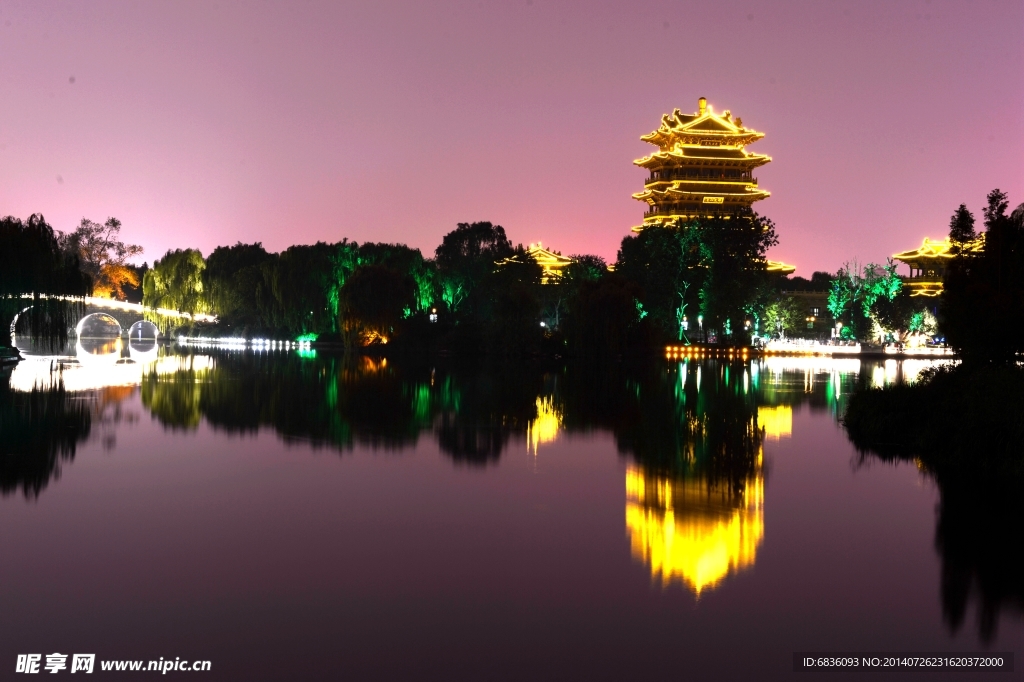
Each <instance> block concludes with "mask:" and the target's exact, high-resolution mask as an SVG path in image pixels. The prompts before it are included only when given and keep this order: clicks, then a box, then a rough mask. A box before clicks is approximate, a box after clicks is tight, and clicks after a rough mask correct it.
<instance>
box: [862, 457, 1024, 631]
mask: <svg viewBox="0 0 1024 682" xmlns="http://www.w3.org/2000/svg"><path fill="white" fill-rule="evenodd" d="M854 445H856V446H857V447H858V449H859V450H860V452H861V457H862V458H878V459H881V460H883V461H889V462H891V461H899V460H912V461H916V463H917V465H918V467H919V468H921V469H922V471H924V472H926V473H927V474H928V475H929V476H930V477H931V478H932V479H934V481H935V483H936V486H937V487H938V490H939V506H938V521H937V523H936V527H935V548H936V550H937V551H938V553H939V556H940V557H941V559H942V580H941V592H942V594H941V598H942V613H943V617H944V618H945V620H946V624H947V625H948V626H949V629H950V631H951V632H954V633H955V632H957V631H958V630H959V629H960V628H961V627H962V626H963V624H964V622H965V620H966V619H967V614H968V610H969V607H970V604H971V602H972V601H975V602H976V609H977V627H978V633H979V634H980V636H981V638H982V640H983V641H991V640H992V639H993V638H994V637H995V634H996V629H997V625H998V622H999V615H1000V613H1002V612H1003V611H1004V610H1006V609H1009V610H1012V611H1014V612H1016V613H1018V614H1020V613H1024V572H1022V571H1021V557H1022V556H1024V499H1022V498H1021V490H1022V489H1024V480H1022V479H1024V477H1022V476H1021V475H1016V476H1013V475H1010V476H1005V475H1004V476H998V477H995V476H992V475H991V474H990V473H979V472H972V471H970V470H964V468H962V467H957V468H956V469H949V468H947V467H946V466H938V467H935V468H929V466H928V465H927V464H926V463H925V462H922V461H921V460H920V459H915V458H913V456H912V455H911V454H910V453H906V452H901V451H898V450H893V449H890V448H885V447H883V448H880V449H878V448H875V447H871V446H869V445H866V444H864V443H858V442H857V441H856V440H855V441H854Z"/></svg>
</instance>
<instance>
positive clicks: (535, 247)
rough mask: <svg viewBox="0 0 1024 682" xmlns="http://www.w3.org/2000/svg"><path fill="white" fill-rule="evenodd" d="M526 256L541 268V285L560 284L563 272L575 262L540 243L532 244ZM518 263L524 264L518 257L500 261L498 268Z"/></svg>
mask: <svg viewBox="0 0 1024 682" xmlns="http://www.w3.org/2000/svg"><path fill="white" fill-rule="evenodd" d="M526 255H528V256H530V257H531V258H533V260H535V261H536V262H537V265H539V266H540V267H541V270H542V273H541V277H540V283H541V284H558V282H559V281H560V280H561V279H562V271H563V270H565V268H567V267H569V266H570V265H572V263H573V262H574V261H573V259H572V258H567V257H565V256H563V255H562V254H560V253H558V252H556V251H549V250H548V249H545V248H544V247H543V246H542V245H541V243H540V242H537V243H536V244H530V247H529V248H528V249H527V250H526ZM518 262H522V261H521V259H520V258H518V257H517V256H512V257H511V258H506V259H505V260H503V261H498V266H499V267H500V266H502V265H508V264H511V263H518Z"/></svg>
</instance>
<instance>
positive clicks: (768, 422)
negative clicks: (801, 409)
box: [757, 405, 793, 440]
mask: <svg viewBox="0 0 1024 682" xmlns="http://www.w3.org/2000/svg"><path fill="white" fill-rule="evenodd" d="M757 423H758V425H759V426H760V427H761V428H763V429H764V437H765V438H767V439H768V440H780V439H782V438H789V437H790V436H792V435H793V408H792V407H790V406H789V405H779V406H777V407H768V406H767V405H763V406H761V407H759V408H757Z"/></svg>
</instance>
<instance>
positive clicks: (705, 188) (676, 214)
mask: <svg viewBox="0 0 1024 682" xmlns="http://www.w3.org/2000/svg"><path fill="white" fill-rule="evenodd" d="M762 137H764V133H761V132H758V131H756V130H752V129H750V128H747V127H745V126H744V125H743V121H742V120H741V119H739V118H735V119H734V118H733V117H732V114H731V113H730V112H729V111H728V110H727V111H724V112H722V113H721V114H716V113H714V111H712V109H711V107H710V106H708V104H707V100H706V99H704V98H703V97H701V98H700V100H699V101H698V110H697V112H696V113H694V114H683V113H681V112H680V111H679V109H676V110H675V111H673V112H672V114H671V115H666V116H662V117H661V126H659V127H658V129H657V130H655V131H654V132H652V133H649V134H647V135H644V136H643V137H641V138H640V139H641V140H643V141H644V142H650V143H651V144H653V145H655V146H657V147H658V151H656V152H654V153H653V154H651V155H650V156H645V157H643V158H642V159H637V160H636V161H634V162H633V163H635V164H636V165H638V166H640V167H641V168H645V169H647V170H648V171H650V176H649V177H648V179H647V181H646V182H645V183H644V191H643V192H638V193H636V194H634V195H633V198H634V199H638V200H640V201H643V202H646V203H647V204H648V207H649V208H648V210H647V212H646V213H644V222H643V225H638V226H637V227H634V228H633V230H634V231H636V232H639V231H641V230H643V229H644V228H645V227H649V226H651V225H667V224H673V223H675V222H676V221H679V220H684V221H685V220H690V219H692V218H696V217H705V216H725V217H732V216H736V215H738V214H743V213H746V212H747V211H749V209H750V206H751V204H753V203H754V202H755V201H758V200H759V199H764V198H766V197H767V196H768V194H769V193H768V192H767V191H765V190H763V189H759V188H758V186H757V179H756V178H754V177H753V176H752V171H753V169H755V168H757V167H758V166H763V165H764V164H766V163H768V162H769V161H771V157H769V156H765V155H764V154H751V153H750V152H747V151H746V150H745V149H744V147H746V146H747V145H748V144H750V143H752V142H756V141H757V140H760V139H761V138H762Z"/></svg>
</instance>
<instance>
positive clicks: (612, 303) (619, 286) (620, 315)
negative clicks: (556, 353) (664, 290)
mask: <svg viewBox="0 0 1024 682" xmlns="http://www.w3.org/2000/svg"><path fill="white" fill-rule="evenodd" d="M641 293H642V292H641V290H640V287H639V286H638V285H637V284H636V283H634V282H632V281H630V280H628V279H626V278H625V277H624V276H622V275H620V274H619V273H617V272H614V273H609V274H607V275H605V276H604V277H602V278H601V279H599V280H596V281H589V282H588V281H585V282H583V283H582V284H581V285H580V287H579V290H578V292H577V293H576V295H575V297H574V298H573V300H572V302H571V304H570V306H569V311H568V313H567V314H566V321H565V330H566V346H567V349H568V351H569V353H570V355H572V356H573V357H577V358H581V359H585V360H591V361H599V362H616V361H619V360H621V359H622V358H623V356H624V355H625V354H627V353H628V352H629V349H630V348H632V347H636V346H637V345H639V343H638V341H639V340H640V338H642V333H643V332H642V329H641V325H640V322H641V316H640V308H639V307H638V305H637V304H638V299H639V297H640V295H641Z"/></svg>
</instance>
